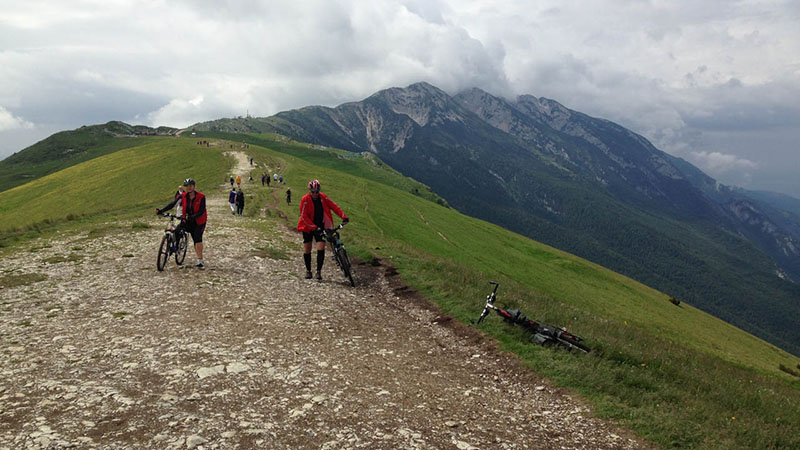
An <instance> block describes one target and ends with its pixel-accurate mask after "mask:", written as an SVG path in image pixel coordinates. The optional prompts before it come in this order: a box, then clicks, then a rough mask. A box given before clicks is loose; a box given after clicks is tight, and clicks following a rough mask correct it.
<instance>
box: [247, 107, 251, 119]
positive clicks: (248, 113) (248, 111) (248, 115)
mask: <svg viewBox="0 0 800 450" xmlns="http://www.w3.org/2000/svg"><path fill="white" fill-rule="evenodd" d="M247 118H248V119H249V118H250V108H247Z"/></svg>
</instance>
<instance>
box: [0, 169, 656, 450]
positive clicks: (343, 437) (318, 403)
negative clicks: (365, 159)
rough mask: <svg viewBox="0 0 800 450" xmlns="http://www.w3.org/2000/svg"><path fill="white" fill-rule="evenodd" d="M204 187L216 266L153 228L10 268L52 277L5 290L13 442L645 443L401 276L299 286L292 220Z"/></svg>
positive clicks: (51, 243) (30, 249) (0, 425)
mask: <svg viewBox="0 0 800 450" xmlns="http://www.w3.org/2000/svg"><path fill="white" fill-rule="evenodd" d="M237 157H238V161H239V168H238V170H239V172H240V173H242V174H245V173H246V172H247V171H248V170H249V164H248V162H247V159H246V157H245V156H244V155H243V154H241V153H239V154H237ZM198 188H199V190H201V191H205V192H207V193H208V194H209V199H208V207H209V226H208V229H207V231H206V233H205V239H204V241H205V242H206V250H205V260H206V268H205V269H196V268H194V267H192V264H193V263H194V261H195V257H194V254H193V251H192V249H191V248H190V249H189V252H188V254H187V257H186V263H185V265H184V266H181V267H179V266H177V265H176V264H175V263H174V260H171V261H170V262H169V263H168V265H167V268H166V270H165V271H164V272H157V271H156V269H155V260H156V250H157V245H158V243H159V240H160V235H161V229H163V226H164V225H165V221H164V220H159V219H158V218H155V217H152V218H150V217H148V218H142V219H141V220H142V221H143V222H145V223H147V224H149V225H150V228H141V227H140V228H132V227H131V224H130V223H109V224H107V226H106V227H103V228H101V227H96V228H94V229H92V230H86V231H85V232H83V233H78V234H75V233H71V234H68V233H65V234H61V235H59V236H56V237H55V238H52V239H50V240H47V241H43V240H40V241H36V242H32V243H28V244H26V245H24V246H23V248H20V249H19V250H18V251H17V252H15V253H14V254H12V255H9V256H4V257H3V261H2V266H0V268H2V271H3V273H4V274H6V275H9V274H11V275H14V274H18V275H19V274H34V275H35V274H38V275H41V276H40V277H39V278H45V279H43V280H41V281H35V279H36V278H32V279H29V280H28V282H29V284H27V285H25V284H22V285H19V286H8V285H7V286H5V287H3V288H2V289H0V342H2V347H1V349H0V448H2V449H6V448H7V449H24V448H103V449H118V448H159V449H161V448H164V449H170V448H173V449H178V448H198V449H200V448H203V449H218V448H219V449H222V448H270V449H271V448H292V449H293V448H320V449H343V448H369V449H375V448H385V449H396V448H420V449H447V448H454V449H456V448H457V449H469V448H482V449H485V448H499V449H503V448H513V449H516V448H547V449H553V448H558V449H573V448H582V449H600V448H606V449H617V448H642V447H647V444H644V443H642V442H641V441H640V440H637V439H635V438H631V435H630V434H629V433H627V432H625V431H624V430H619V429H617V428H615V427H613V426H610V425H609V424H608V423H606V422H604V421H601V420H597V419H594V418H592V417H591V415H590V413H589V411H588V409H587V408H586V407H585V406H584V404H583V403H581V402H580V401H579V400H577V399H574V398H572V397H571V396H570V395H569V393H568V392H566V391H563V390H561V389H557V388H553V387H551V385H549V384H548V383H546V382H544V381H542V380H541V379H540V378H538V377H536V376H535V375H533V374H531V373H529V372H527V371H525V370H521V369H520V368H519V366H518V363H516V361H515V360H514V358H513V357H511V356H509V355H505V354H501V353H498V352H496V351H495V350H494V348H493V346H492V344H491V343H490V342H486V341H484V340H482V339H480V338H479V335H477V334H476V333H475V332H471V330H470V329H469V328H467V327H465V326H462V325H457V324H453V323H452V322H449V321H448V320H447V319H446V318H442V317H440V316H438V314H437V313H436V312H435V310H434V308H432V307H430V306H429V305H426V304H425V303H424V301H422V300H420V299H418V298H416V297H414V296H413V295H408V294H406V292H407V290H404V289H403V288H402V287H398V284H397V282H396V281H395V280H396V279H397V278H398V277H396V276H392V275H393V274H395V273H396V272H394V271H392V270H391V269H388V270H387V269H386V268H385V267H372V266H369V265H360V266H357V267H355V273H356V278H357V282H358V283H359V287H356V288H350V287H349V286H348V285H346V284H345V283H344V280H343V278H342V277H341V274H340V273H339V272H338V269H337V268H336V267H335V265H334V264H333V263H332V262H331V261H330V260H328V261H327V262H326V265H325V270H324V271H323V275H324V278H325V279H324V280H323V281H322V282H318V281H316V280H305V279H302V278H301V276H300V275H301V274H303V271H304V269H303V265H302V258H301V257H300V244H299V241H300V240H299V239H298V236H297V235H295V234H293V233H291V232H289V231H287V230H286V226H285V224H283V223H276V224H275V227H274V233H268V235H262V234H260V233H256V232H255V231H253V230H252V229H251V228H248V226H247V225H248V223H252V222H253V221H263V220H268V219H263V218H261V217H255V218H248V217H244V218H241V217H234V216H232V215H231V214H230V209H229V208H228V205H227V203H226V202H227V187H226V186H220V187H219V188H218V189H217V188H205V189H204V186H199V187H198ZM249 189H251V190H252V189H261V187H260V186H257V187H251V188H249ZM154 206H155V205H154ZM158 206H160V205H158ZM250 206H251V207H254V205H250ZM269 220H271V219H269ZM352 226H357V224H353V225H352Z"/></svg>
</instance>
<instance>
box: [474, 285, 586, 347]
mask: <svg viewBox="0 0 800 450" xmlns="http://www.w3.org/2000/svg"><path fill="white" fill-rule="evenodd" d="M489 284H492V285H494V290H492V292H491V293H490V294H489V295H487V296H486V304H485V305H484V307H483V311H481V315H480V317H478V322H477V324H480V323H481V322H483V319H485V318H486V316H487V315H489V311H492V310H494V312H496V313H497V315H498V316H500V317H502V318H503V321H505V322H506V323H510V324H512V325H514V324H516V325H519V326H521V327H522V328H524V329H525V330H527V331H529V332H530V333H531V336H530V341H531V342H534V343H536V344H539V345H542V346H548V345H553V344H555V345H558V346H561V347H564V348H566V349H567V350H569V351H572V350H573V349H578V350H580V351H583V352H586V353H589V352H590V351H592V349H591V348H589V347H587V346H586V345H585V344H582V343H581V341H583V338H582V337H580V336H577V335H574V334H572V333H569V332H567V329H566V328H561V327H554V326H551V325H545V324H542V323H538V322H536V321H533V320H531V319H529V318H528V317H526V316H525V315H523V314H522V312H521V311H520V310H518V309H503V308H498V307H497V306H494V302H495V300H497V288H498V287H499V286H500V283H498V282H496V281H490V282H489Z"/></svg>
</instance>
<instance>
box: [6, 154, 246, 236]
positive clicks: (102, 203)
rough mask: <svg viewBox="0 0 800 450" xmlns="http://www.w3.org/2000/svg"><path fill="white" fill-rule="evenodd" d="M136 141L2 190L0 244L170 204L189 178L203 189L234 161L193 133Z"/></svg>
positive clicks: (140, 212) (220, 176)
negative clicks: (131, 145) (196, 140)
mask: <svg viewBox="0 0 800 450" xmlns="http://www.w3.org/2000/svg"><path fill="white" fill-rule="evenodd" d="M136 142H137V143H138V144H140V145H139V146H137V147H134V148H129V149H126V150H121V151H117V152H115V153H112V154H109V155H106V156H103V157H101V158H96V159H92V160H90V161H86V162H83V163H81V164H77V165H74V166H72V167H69V168H67V169H64V170H61V171H59V172H56V173H53V174H51V175H48V176H45V177H43V178H40V179H37V180H34V181H31V182H30V183H27V184H25V185H23V186H18V187H15V188H12V189H9V190H6V191H3V192H0V244H2V243H4V242H5V243H8V242H10V241H12V240H13V239H15V237H17V236H19V235H22V234H25V233H31V232H32V233H35V232H36V231H37V230H41V229H47V228H48V227H51V226H53V225H54V224H58V223H63V222H70V221H76V220H80V219H82V218H84V217H86V216H93V215H97V214H99V213H106V212H110V213H113V214H114V215H122V216H124V217H135V216H138V215H141V214H143V213H145V212H147V211H149V210H150V209H153V208H155V207H156V206H158V207H161V206H164V204H166V203H167V201H168V200H170V199H171V197H172V194H173V193H174V192H175V191H176V190H177V187H178V185H179V184H180V183H181V182H182V181H183V179H184V178H186V177H188V176H191V177H193V178H195V179H196V180H197V182H198V186H199V187H200V188H201V190H202V189H203V186H209V185H214V184H216V183H217V182H219V181H221V180H222V177H223V176H222V175H220V174H222V173H224V172H226V171H227V170H228V167H229V165H230V162H229V159H228V158H226V157H224V156H223V155H222V153H221V152H219V151H217V150H211V149H206V148H200V147H198V146H196V145H195V144H194V141H190V140H188V139H175V138H139V139H138V140H137V141H136Z"/></svg>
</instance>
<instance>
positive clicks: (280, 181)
mask: <svg viewBox="0 0 800 450" xmlns="http://www.w3.org/2000/svg"><path fill="white" fill-rule="evenodd" d="M278 183H280V184H286V183H284V182H283V175H281V176H279V177H278Z"/></svg>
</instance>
